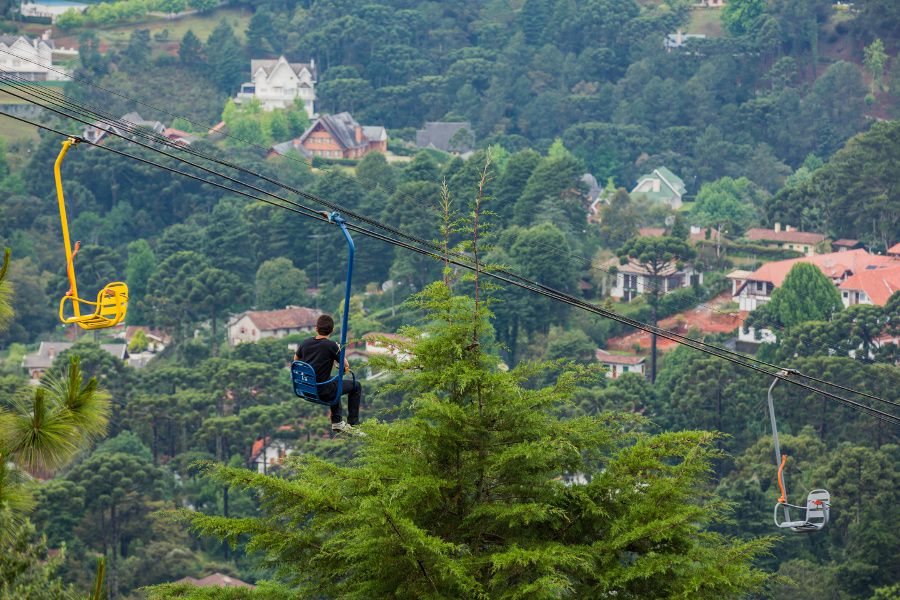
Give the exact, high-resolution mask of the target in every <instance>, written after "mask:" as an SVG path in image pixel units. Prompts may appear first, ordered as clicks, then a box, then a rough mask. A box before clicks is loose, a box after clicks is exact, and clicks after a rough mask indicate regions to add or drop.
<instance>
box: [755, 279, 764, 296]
mask: <svg viewBox="0 0 900 600" xmlns="http://www.w3.org/2000/svg"><path fill="white" fill-rule="evenodd" d="M756 291H757V292H759V293H761V294H762V293H765V291H766V284H765V282H762V281H757V282H756Z"/></svg>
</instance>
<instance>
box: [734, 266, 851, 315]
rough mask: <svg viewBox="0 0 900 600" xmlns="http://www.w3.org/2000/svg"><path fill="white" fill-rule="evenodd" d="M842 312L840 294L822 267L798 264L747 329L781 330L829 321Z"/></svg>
mask: <svg viewBox="0 0 900 600" xmlns="http://www.w3.org/2000/svg"><path fill="white" fill-rule="evenodd" d="M843 308H844V304H843V302H841V294H840V292H838V290H837V288H836V287H835V286H834V283H832V282H831V280H830V279H829V278H828V277H826V276H825V274H824V273H822V271H821V270H819V267H817V266H815V265H813V264H810V263H803V262H799V263H797V264H795V265H794V266H793V267H791V270H790V271H788V274H787V276H786V277H785V278H784V281H783V282H782V283H781V286H780V287H778V288H776V289H775V291H773V292H772V299H771V300H770V301H769V302H767V303H766V304H764V305H762V306H761V307H759V308H758V309H757V310H755V311H753V313H751V315H750V316H749V317H748V318H747V321H746V322H745V323H744V325H745V326H746V327H748V328H749V327H772V328H776V329H782V328H787V327H793V326H795V325H798V324H800V323H803V322H804V321H829V320H831V317H832V316H833V315H835V314H836V313H838V312H840V311H841V310H842V309H843Z"/></svg>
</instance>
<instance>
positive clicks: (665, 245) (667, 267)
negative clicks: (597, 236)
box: [616, 236, 695, 381]
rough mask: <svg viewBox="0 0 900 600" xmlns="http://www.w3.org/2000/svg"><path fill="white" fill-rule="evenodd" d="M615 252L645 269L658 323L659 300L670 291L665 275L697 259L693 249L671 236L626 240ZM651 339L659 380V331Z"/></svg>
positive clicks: (652, 373)
mask: <svg viewBox="0 0 900 600" xmlns="http://www.w3.org/2000/svg"><path fill="white" fill-rule="evenodd" d="M616 254H618V256H619V262H620V263H621V264H623V265H625V264H628V262H629V261H630V262H633V263H635V264H637V265H639V266H640V267H641V268H642V269H643V270H644V272H645V276H644V278H645V279H644V280H645V282H646V283H645V284H644V295H645V296H646V297H647V299H648V301H649V304H650V307H651V308H652V309H653V312H652V313H651V315H652V323H653V325H654V326H656V324H657V322H658V314H659V301H660V298H661V297H662V295H663V294H664V293H666V291H667V290H666V289H665V288H666V287H667V285H668V283H667V281H668V280H667V279H666V277H667V275H669V274H670V273H672V272H674V271H675V270H677V268H678V267H679V266H680V265H681V263H682V262H683V261H686V260H690V259H692V258H694V255H695V252H694V249H693V248H691V247H690V246H689V245H688V244H687V242H685V241H684V240H681V239H678V238H675V237H671V236H663V237H637V238H632V239H630V240H629V241H627V242H625V244H624V245H623V246H622V247H621V248H619V250H618V251H617V252H616ZM650 338H651V342H650V381H656V334H655V333H653V334H651V336H650Z"/></svg>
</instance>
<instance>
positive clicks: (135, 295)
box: [125, 240, 156, 324]
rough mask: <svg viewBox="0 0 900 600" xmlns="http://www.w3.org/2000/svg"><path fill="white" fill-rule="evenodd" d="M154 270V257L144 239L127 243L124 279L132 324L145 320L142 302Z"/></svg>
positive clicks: (144, 321)
mask: <svg viewBox="0 0 900 600" xmlns="http://www.w3.org/2000/svg"><path fill="white" fill-rule="evenodd" d="M155 271H156V257H155V256H154V254H153V250H152V249H151V248H150V244H148V243H147V241H146V240H137V241H135V242H132V243H130V244H128V263H127V265H126V267H125V281H126V282H127V283H128V300H129V304H128V315H127V319H128V322H129V323H132V324H144V323H146V321H147V316H146V313H145V307H144V302H145V298H146V296H147V290H148V287H149V285H150V278H151V277H153V273H154V272H155Z"/></svg>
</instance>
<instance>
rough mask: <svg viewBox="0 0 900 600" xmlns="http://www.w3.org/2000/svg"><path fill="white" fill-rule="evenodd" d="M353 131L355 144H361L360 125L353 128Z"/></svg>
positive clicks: (361, 133)
mask: <svg viewBox="0 0 900 600" xmlns="http://www.w3.org/2000/svg"><path fill="white" fill-rule="evenodd" d="M354 129H355V131H356V143H357V144H359V143H362V141H363V132H362V125H357V126H356V127H354Z"/></svg>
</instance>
